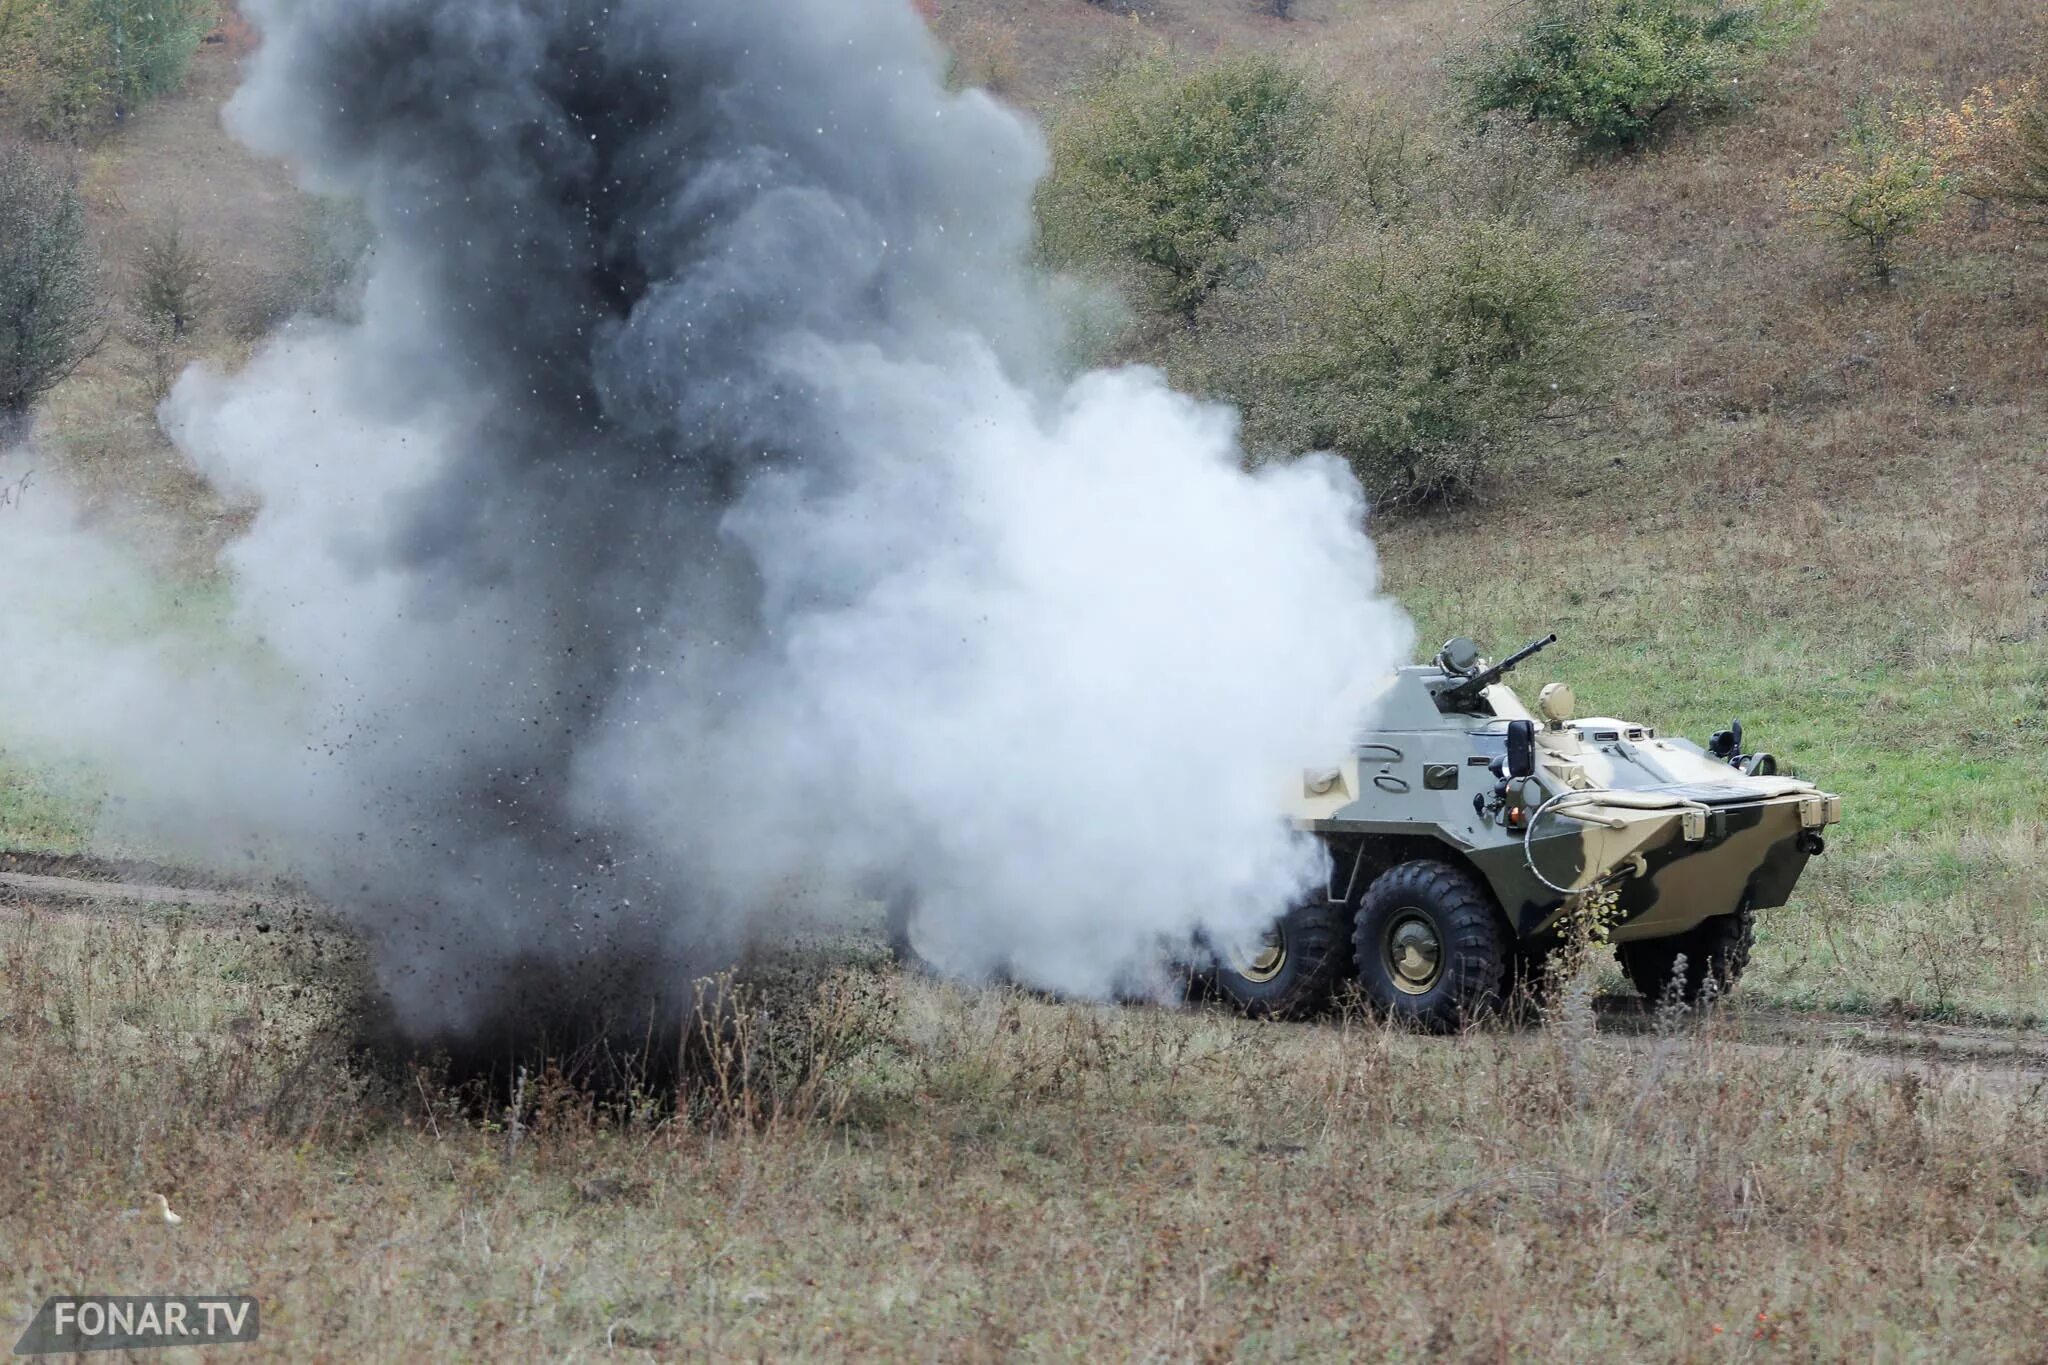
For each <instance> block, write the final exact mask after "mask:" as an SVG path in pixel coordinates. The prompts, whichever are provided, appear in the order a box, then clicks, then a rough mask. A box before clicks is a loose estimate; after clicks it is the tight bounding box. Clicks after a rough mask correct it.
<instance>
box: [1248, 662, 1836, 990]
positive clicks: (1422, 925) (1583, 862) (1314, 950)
mask: <svg viewBox="0 0 2048 1365" xmlns="http://www.w3.org/2000/svg"><path fill="white" fill-rule="evenodd" d="M1556 639H1557V637H1556V636H1555V635H1552V636H1550V637H1548V638H1546V639H1543V640H1539V641H1537V642H1536V643H1535V644H1533V645H1530V646H1528V647H1527V648H1525V649H1523V650H1521V651H1519V652H1518V653H1516V654H1514V655H1512V656H1511V657H1509V658H1507V659H1504V660H1502V661H1501V662H1500V663H1499V664H1495V665H1492V666H1490V667H1489V666H1488V665H1487V664H1486V662H1485V661H1484V660H1482V659H1481V658H1480V657H1479V649H1478V647H1477V646H1476V645H1474V644H1473V642H1472V641H1470V640H1467V639H1463V638H1460V639H1455V640H1452V641H1451V642H1450V643H1448V644H1446V645H1445V646H1444V648H1443V649H1442V651H1441V652H1440V653H1439V654H1438V655H1437V657H1436V660H1435V662H1434V663H1431V664H1427V665H1422V666H1418V667H1411V668H1403V669H1401V670H1400V671H1398V672H1397V673H1396V674H1394V675H1393V676H1392V677H1391V678H1389V679H1388V680H1387V682H1386V684H1385V686H1384V689H1383V690H1382V691H1381V693H1380V694H1379V696H1378V698H1377V700H1376V703H1375V705H1374V707H1373V709H1372V715H1373V717H1374V722H1373V725H1372V728H1371V729H1369V730H1367V731H1365V732H1364V733H1361V734H1360V735H1359V736H1358V737H1357V739H1356V742H1355V743H1354V744H1353V745H1352V747H1351V751H1350V753H1348V754H1346V755H1345V756H1344V757H1343V758H1342V759H1341V760H1340V761H1338V762H1337V763H1335V764H1333V765H1331V766H1329V767H1327V768H1322V769H1317V770H1312V771H1309V772H1306V773H1303V774H1302V775H1301V779H1300V786H1299V788H1298V789H1296V790H1295V792H1294V794H1293V796H1292V800H1291V802H1290V807H1291V808H1290V811H1289V814H1290V815H1291V816H1292V818H1293V820H1294V822H1295V824H1296V826H1297V827H1298V828H1301V829H1304V830H1309V831H1312V832H1314V833H1315V834H1316V835H1318V836H1319V837H1320V838H1321V839H1322V840H1323V842H1324V843H1325V844H1326V845H1327V846H1328V848H1329V850H1330V875H1329V883H1328V885H1327V886H1326V887H1324V888H1323V889H1322V890H1321V891H1320V892H1319V893H1318V894H1317V895H1316V896H1314V897H1313V898H1311V899H1310V900H1309V901H1307V902H1306V903H1304V904H1301V905H1298V906H1296V907H1295V908H1294V909H1293V910H1291V911H1289V912H1288V913H1287V914H1286V915H1285V916H1283V917H1282V918H1281V920H1280V921H1279V922H1278V923H1277V924H1276V925H1275V926H1274V928H1273V929H1272V931H1271V932H1270V933H1269V934H1267V935H1266V936H1265V939H1264V940H1263V941H1262V942H1258V943H1253V944H1248V945H1243V946H1240V947H1234V948H1224V949H1221V950H1219V951H1217V952H1216V954H1215V956H1216V966H1215V972H1214V981H1215V984H1216V986H1217V987H1218V988H1219V989H1220V990H1221V991H1222V992H1223V993H1224V994H1225V995H1227V996H1229V997H1230V998H1231V999H1233V1000H1235V1001H1236V1002H1237V1003H1238V1004H1239V1005H1241V1006H1242V1007H1244V1008H1245V1009H1247V1010H1250V1011H1252V1012H1254V1013H1261V1014H1271V1015H1295V1014H1299V1013H1302V1012H1304V1011H1307V1010H1310V1009H1313V1008H1314V1007H1316V1006H1317V1005H1319V1004H1320V1003H1322V1001H1323V1000H1324V999H1325V998H1326V997H1327V995H1328V994H1329V992H1330V991H1331V989H1332V988H1333V987H1335V986H1336V985H1337V984H1338V983H1339V982H1341V981H1342V980H1344V979H1346V978H1349V977H1353V976H1355V978H1356V980H1357V981H1358V984H1359V985H1360V986H1361V987H1362V988H1363V990H1364V992H1365V994H1366V996H1367V997H1368V998H1369V999H1370V1000H1371V1001H1372V1002H1373V1003H1374V1005H1376V1006H1377V1007H1379V1008H1380V1009H1382V1010H1384V1011H1386V1012H1387V1013H1389V1014H1393V1015H1397V1016H1400V1017H1403V1018H1406V1019H1409V1020H1412V1021H1414V1022H1415V1023H1417V1024H1420V1025H1423V1026H1425V1027H1432V1028H1448V1027H1451V1026H1453V1025H1455V1024H1456V1023H1457V1022H1458V1021H1460V1020H1461V1019H1465V1018H1468V1017H1471V1016H1473V1015H1476V1014H1480V1013H1483V1012H1485V1011H1487V1010H1489V1009H1491V1008H1493V1007H1495V1006H1497V1005H1499V1004H1500V1003H1502V1002H1503V1001H1505V1000H1506V999H1507V998H1508V997H1509V996H1510V994H1511V993H1512V992H1513V990H1514V989H1515V986H1516V984H1517V981H1518V979H1520V978H1522V977H1523V976H1524V975H1525V974H1527V973H1529V972H1530V971H1531V970H1532V968H1534V967H1535V966H1537V965H1539V964H1540V963H1541V962H1542V961H1543V958H1544V956H1545V955H1546V954H1547V952H1548V951H1549V950H1550V949H1551V948H1552V947H1554V946H1555V945H1556V943H1557V942H1558V939H1559V936H1560V933H1561V931H1562V928H1563V924H1564V920H1565V916H1566V912H1567V911H1568V910H1569V909H1571V908H1573V907H1579V906H1585V905H1587V904H1588V903H1589V902H1591V903H1593V904H1595V905H1597V906H1599V907H1600V908H1601V910H1602V911H1603V912H1604V914H1605V916H1606V918H1607V922H1608V924H1609V926H1611V927H1610V929H1609V932H1608V937H1609V938H1610V939H1611V941H1612V942H1613V943H1614V944H1615V946H1616V949H1617V951H1618V952H1619V954H1620V957H1621V963H1622V966H1623V968H1624V969H1625V970H1626V971H1627V973H1628V976H1629V979H1630V980H1631V981H1632V982H1633V983H1634V985H1635V986H1636V988H1637V989H1638V990H1639V991H1641V992H1642V993H1643V994H1645V995H1647V996H1650V997H1651V998H1653V999H1654V998H1659V997H1662V996H1663V995H1664V994H1665V993H1666V992H1667V991H1674V990H1675V991H1676V992H1678V993H1679V994H1680V995H1682V996H1683V997H1684V998H1685V999H1687V1000H1689V1001H1690V1000H1694V999H1697V998H1698V997H1699V996H1700V995H1701V994H1702V993H1704V992H1707V991H1709V990H1710V989H1711V990H1713V991H1716V992H1725V991H1726V990H1727V989H1728V988H1729V987H1731V986H1733V985H1734V984H1735V980H1736V978H1737V977H1738V976H1740V975H1741V973H1742V969H1743V967H1744V966H1745V964H1746V963H1747V961H1748V958H1749V950H1750V942H1751V936H1752V930H1753V927H1754V922H1755V915H1756V912H1757V911H1759V910H1768V909H1772V908H1774V907H1777V906H1781V905H1783V904H1785V902H1786V900H1787V898H1788V897H1790V895H1791V894H1792V887H1793V885H1794V884H1795V883H1796V882H1797V881H1798V880H1799V874H1800V872H1801V871H1803V870H1804V868H1805V866H1806V861H1807V859H1808V858H1810V857H1813V856H1814V855H1816V854H1818V853H1820V852H1821V851H1822V849H1823V847H1824V844H1823V842H1822V834H1821V832H1822V831H1823V830H1824V829H1826V827H1827V826H1829V825H1831V824H1833V823H1835V822H1836V821H1837V820H1839V819H1840V818H1841V800H1840V798H1839V797H1836V796H1831V795H1829V794H1827V793H1825V792H1822V791H1819V790H1817V789H1816V788H1815V787H1814V786H1813V784H1811V783H1809V782H1802V781H1797V780H1795V779H1793V778H1790V777H1785V776H1780V775H1779V774H1778V770H1777V763H1776V761H1775V760H1774V759H1773V758H1772V757H1771V756H1770V755H1769V754H1764V753H1744V752H1743V745H1742V728H1741V725H1740V723H1739V722H1738V723H1737V724H1735V725H1734V726H1732V727H1731V728H1730V729H1728V730H1726V731H1723V732H1721V733H1719V734H1717V735H1715V736H1714V737H1713V740H1712V742H1711V744H1710V745H1709V746H1708V747H1707V748H1706V749H1702V748H1701V747H1700V746H1698V745H1696V744H1694V743H1692V742H1690V741H1688V740H1684V739H1678V738H1675V737H1667V736H1664V735H1660V734H1658V733H1657V730H1656V729H1655V727H1653V726H1649V725H1643V724H1640V723H1637V722H1634V721H1624V720H1614V719H1611V718H1608V717H1593V718H1590V719H1579V718H1577V717H1575V716H1574V715H1573V697H1572V693H1571V689H1570V688H1568V687H1566V686H1565V685H1563V684H1561V683H1552V684H1550V685H1549V686H1548V687H1545V688H1544V689H1543V690H1542V691H1541V692H1540V693H1539V694H1538V696H1537V699H1536V708H1535V710H1534V711H1531V710H1529V709H1528V708H1527V707H1526V706H1524V705H1523V703H1522V700H1521V698H1520V697H1518V696H1517V695H1516V694H1515V692H1514V691H1513V689H1511V688H1510V687H1508V686H1507V684H1506V683H1505V682H1503V681H1502V678H1503V677H1504V675H1505V674H1506V673H1507V672H1508V671H1509V670H1510V669H1512V668H1514V667H1515V666H1516V665H1517V664H1520V663H1522V662H1524V661H1525V660H1527V659H1528V658H1530V657H1531V656H1533V655H1534V654H1536V653H1537V652H1538V651H1540V650H1542V649H1543V648H1544V647H1546V646H1547V645H1550V644H1552V643H1555V641H1556Z"/></svg>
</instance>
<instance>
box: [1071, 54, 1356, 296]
mask: <svg viewBox="0 0 2048 1365" xmlns="http://www.w3.org/2000/svg"><path fill="white" fill-rule="evenodd" d="M1331 109H1332V103H1331V100H1330V98H1329V96H1328V95H1327V94H1326V93H1325V92H1324V91H1323V90H1322V89H1320V88H1319V87H1318V86H1316V85H1315V84H1314V83H1312V82H1311V81H1310V80H1309V79H1308V77H1306V76H1305V75H1303V74H1302V73H1301V72H1299V71H1297V70H1295V69H1294V68H1292V67H1290V66H1288V65H1286V64H1285V63H1283V62H1280V61H1278V60H1276V59H1273V58H1269V57H1246V58H1240V59H1237V60H1234V61H1229V62H1225V63H1223V64H1221V65H1219V66H1215V67H1212V68H1210V69H1208V70H1206V71H1203V72H1200V73H1199V74H1197V75H1195V76H1192V77H1183V76H1181V75H1179V74H1178V73H1177V72H1175V71H1174V70H1173V68H1172V67H1171V66H1170V65H1168V64H1167V63H1165V62H1164V61H1160V60H1147V61H1139V62H1135V63H1130V64H1127V65H1125V66H1123V67H1122V68H1120V69H1118V70H1116V71H1114V72H1112V73H1111V74H1110V76H1109V77H1107V78H1106V79H1105V80H1104V81H1103V82H1102V83H1101V84H1100V85H1099V86H1098V87H1097V88H1096V89H1095V90H1093V91H1091V92H1090V93H1089V94H1088V96H1087V97H1086V98H1085V99H1084V100H1083V101H1082V103H1081V104H1080V106H1079V107H1078V108H1077V109H1076V110H1075V111H1074V112H1073V113H1072V114H1071V115H1070V116H1068V117H1067V118H1065V119H1063V120H1061V122H1060V123H1059V124H1058V125H1057V126H1056V127H1055V129H1054V131H1053V138H1052V152H1053V166H1052V173H1051V174H1050V175H1049V176H1048V177H1047V178H1046V180H1045V183H1044V184H1043V185H1042V186H1041V188H1040V191H1039V200H1038V209H1039V226H1040V243H1041V247H1042V249H1043V251H1044V254H1045V255H1046V257H1047V259H1048V260H1050V261H1051V262H1052V263H1053V264H1055V265H1059V266H1068V267H1071V266H1093V267H1105V266H1106V267H1109V268H1110V269H1112V270H1123V271H1127V272H1130V273H1133V274H1135V275H1136V276H1137V278H1138V282H1139V283H1140V284H1141V286H1142V287H1143V288H1144V289H1145V290H1146V292H1148V293H1149V294H1150V295H1151V296H1152V299H1153V301H1154V302H1155V303H1156V304H1157V305H1158V306H1159V308H1160V309H1161V310H1163V311H1165V312H1167V313H1169V314H1172V315H1177V316H1179V317H1180V318H1182V319H1192V318H1193V317H1194V315H1195V313H1196V312H1197V311H1198V310H1199V309H1200V308H1201V305H1202V301H1203V300H1204V299H1206V298H1207V297H1208V296H1209V294H1210V293H1211V292H1213V291H1214V290H1215V289H1216V288H1217V287H1218V286H1220V285H1222V284H1224V283H1225V282H1226V281H1228V280H1229V279H1231V278H1232V276H1233V275H1234V274H1235V273H1237V272H1238V271H1239V270H1240V269H1241V268H1242V267H1243V265H1244V263H1245V260H1246V257H1247V254H1248V253H1247V251H1246V240H1247V237H1248V236H1249V235H1250V234H1251V233H1252V232H1253V230H1254V229H1255V228H1257V227H1258V226H1259V225H1260V224H1262V223H1265V222H1268V221H1270V220H1272V219H1275V218H1281V217H1285V216H1287V215H1288V214H1289V213H1291V212H1292V211H1293V209H1294V208H1295V207H1297V206H1298V205H1299V204H1300V203H1301V202H1302V201H1303V200H1305V199H1306V198H1309V197H1311V196H1312V194H1313V189H1312V187H1311V186H1310V185H1309V184H1308V183H1307V179H1308V173H1309V172H1310V171H1311V169H1312V168H1313V167H1314V165H1315V164H1316V156H1315V153H1316V145H1317V140H1318V138H1319V137H1320V136H1321V134H1322V133H1323V131H1324V130H1325V127H1326V125H1327V123H1328V120H1329V116H1330V112H1331Z"/></svg>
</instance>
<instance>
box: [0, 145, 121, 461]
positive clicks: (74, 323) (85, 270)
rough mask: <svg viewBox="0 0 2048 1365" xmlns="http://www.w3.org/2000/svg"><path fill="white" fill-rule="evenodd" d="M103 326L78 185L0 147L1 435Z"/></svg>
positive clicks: (29, 156)
mask: <svg viewBox="0 0 2048 1365" xmlns="http://www.w3.org/2000/svg"><path fill="white" fill-rule="evenodd" d="M105 321H106V305H105V299H104V295H103V294H102V292H101V289H100V279H99V263H98V261H97V259H96V257H95V255H94V253H93V248H92V242H91V239H90V238H89V237H88V236H87V233H86V224H85V206H84V205H83V204H82V203H81V202H80V201H79V197H78V190H77V187H76V186H75V185H74V184H73V183H72V181H71V179H70V178H69V177H68V176H65V175H63V174H60V173H59V172H57V171H56V170H54V169H52V168H51V167H50V166H48V165H46V164H45V163H44V162H43V161H42V159H41V158H39V157H37V156H36V155H35V154H34V153H33V152H31V151H29V150H28V149H27V148H26V147H21V146H11V145H5V144H0V434H4V432H5V431H6V430H7V429H10V428H13V427H15V426H18V425H19V424H20V423H21V422H22V421H23V420H25V419H26V417H27V415H28V410H29V406H30V404H32V403H34V402H35V401H36V399H38V398H40V397H42V396H43V394H45V393H47V392H49V391H50V389H52V388H54V387H55V386H56V385H57V384H58V383H59V382H60V381H62V380H63V379H64V377H65V376H66V375H68V374H70V373H71V371H72V370H73V369H75V368H77V366H78V364H79V362H80V361H82V360H84V359H85V358H86V357H87V356H89V355H91V354H92V353H93V351H94V350H96V349H97V348H98V346H99V344H100V342H101V341H102V340H103V339H104V338H105V335H106V328H105Z"/></svg>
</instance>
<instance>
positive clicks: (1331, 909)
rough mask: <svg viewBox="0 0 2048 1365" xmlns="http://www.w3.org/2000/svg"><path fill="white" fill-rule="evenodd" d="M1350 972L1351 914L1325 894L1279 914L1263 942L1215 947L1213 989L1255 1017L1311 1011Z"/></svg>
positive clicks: (1290, 1015)
mask: <svg viewBox="0 0 2048 1365" xmlns="http://www.w3.org/2000/svg"><path fill="white" fill-rule="evenodd" d="M1350 975H1351V926H1350V923H1349V916H1348V915H1347V914H1346V913H1345V910H1344V907H1343V906H1341V905H1334V904H1332V903H1331V902H1330V899H1329V898H1328V897H1327V896H1323V895H1317V896H1316V897H1315V898H1313V899H1312V900H1308V901H1304V902H1303V903H1302V904H1300V905H1297V906H1295V907H1294V908H1293V909H1292V910H1289V911H1288V912H1287V913H1286V914H1284V915H1282V916H1281V917H1280V919H1279V920H1278V922H1276V923H1275V924H1274V925H1273V927H1272V929H1271V930H1269V931H1268V932H1267V934H1266V936H1265V938H1264V940H1263V941H1261V942H1258V943H1252V944H1248V945H1245V946H1244V947H1241V948H1219V949H1217V950H1216V977H1215V980H1216V989H1217V990H1219V991H1221V992H1223V994H1224V995H1226V996H1228V997H1229V998H1230V999H1231V1001H1232V1002H1233V1003H1235V1004H1236V1005H1237V1007H1238V1008H1239V1009H1241V1010H1243V1011H1244V1012H1245V1013H1246V1014H1248V1015H1251V1016H1252V1017H1254V1018H1261V1019H1299V1018H1301V1017H1302V1016H1304V1015H1307V1014H1313V1013H1314V1012H1315V1011H1316V1010H1318V1009H1321V1008H1322V1007H1323V1006H1324V1005H1326V1004H1328V1003H1329V999H1330V992H1332V991H1334V990H1335V989H1336V988H1337V986H1338V985H1339V984H1340V983H1342V982H1343V981H1344V980H1345V979H1346V978H1347V977H1349V976H1350Z"/></svg>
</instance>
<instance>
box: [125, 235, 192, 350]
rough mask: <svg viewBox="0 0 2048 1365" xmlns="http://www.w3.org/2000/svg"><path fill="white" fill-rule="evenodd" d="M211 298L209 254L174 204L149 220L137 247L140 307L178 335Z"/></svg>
mask: <svg viewBox="0 0 2048 1365" xmlns="http://www.w3.org/2000/svg"><path fill="white" fill-rule="evenodd" d="M206 302H207V271H206V258H205V257H204V256H202V255H201V254H200V252H199V248H198V247H197V246H196V245H195V244H194V243H193V241H192V239H191V237H189V236H188V235H187V234H186V232H185V217H184V215H183V214H182V213H180V212H179V211H178V210H177V209H172V210H170V211H169V212H168V213H165V214H164V215H163V216H162V217H160V218H158V219H157V220H156V221H155V222H154V223H152V224H151V225H150V227H149V230H148V231H147V232H146V233H145V234H144V235H143V238H142V244H141V246H140V247H139V248H138V249H137V251H136V253H135V293H134V299H133V306H134V309H135V312H136V313H137V314H138V315H139V316H140V317H141V319H142V320H143V322H144V323H145V324H146V325H148V326H150V327H152V328H155V329H157V330H158V331H161V332H164V333H167V334H168V335H169V337H170V339H171V340H173V341H179V340H182V339H184V337H185V336H186V335H187V334H189V333H190V332H191V331H192V329H193V328H194V327H196V326H197V325H198V323H199V316H200V314H201V312H203V311H204V309H205V307H206Z"/></svg>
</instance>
